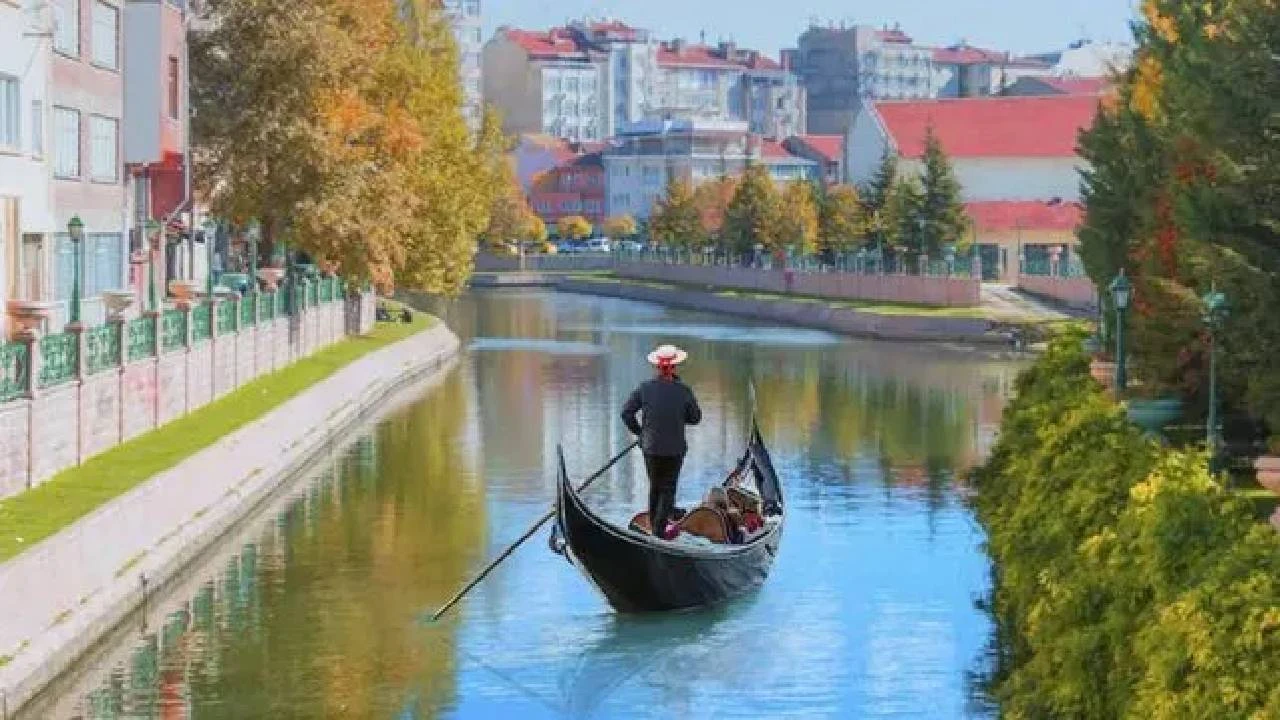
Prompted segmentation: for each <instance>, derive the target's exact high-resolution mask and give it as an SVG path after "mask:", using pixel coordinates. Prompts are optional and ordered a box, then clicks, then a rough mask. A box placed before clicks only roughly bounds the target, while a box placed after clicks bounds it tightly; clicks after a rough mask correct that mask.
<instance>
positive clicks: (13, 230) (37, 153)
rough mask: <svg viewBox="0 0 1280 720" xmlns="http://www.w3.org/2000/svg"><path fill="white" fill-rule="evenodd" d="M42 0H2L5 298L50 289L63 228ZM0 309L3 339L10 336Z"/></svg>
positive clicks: (1, 272)
mask: <svg viewBox="0 0 1280 720" xmlns="http://www.w3.org/2000/svg"><path fill="white" fill-rule="evenodd" d="M45 5H46V3H44V2H42V1H41V0H21V1H20V2H18V3H17V4H16V5H14V4H10V3H5V2H0V297H2V298H3V299H5V300H8V299H14V298H24V299H41V298H44V297H46V295H47V293H48V292H49V273H50V265H49V263H50V257H49V254H48V252H47V251H46V248H47V246H48V244H49V238H50V237H51V235H52V234H53V233H54V232H56V223H55V221H54V214H53V198H52V188H51V176H50V166H49V151H50V144H49V132H48V124H49V114H50V109H49V77H50V75H49V73H50V62H51V54H50V40H51V38H50V33H49V30H50V28H49V14H48V12H47V10H46V9H45ZM6 333H7V327H6V319H5V317H4V313H3V312H0V341H3V340H4V339H6Z"/></svg>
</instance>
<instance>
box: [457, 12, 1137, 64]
mask: <svg viewBox="0 0 1280 720" xmlns="http://www.w3.org/2000/svg"><path fill="white" fill-rule="evenodd" d="M1134 1H1135V0H892V2H885V3H883V4H880V3H876V4H874V5H873V4H872V3H865V2H864V3H854V2H851V1H850V0H802V2H786V0H781V1H780V0H482V2H483V5H482V10H483V12H484V15H485V25H486V28H487V30H486V35H485V36H486V37H490V36H491V35H492V34H493V31H494V30H495V29H496V28H497V27H499V26H501V25H511V26H514V27H523V28H530V29H535V28H536V29H545V28H548V27H551V26H554V25H563V24H564V23H565V21H567V20H569V19H576V18H582V17H584V16H590V17H613V18H617V19H619V20H623V21H626V22H628V23H630V24H632V25H636V26H638V27H644V28H648V29H650V30H653V31H655V32H656V33H657V34H658V37H659V38H663V39H666V38H670V37H683V38H685V39H686V40H691V41H696V40H697V39H698V38H699V37H700V33H702V32H704V31H705V32H706V38H707V42H709V43H715V42H717V41H719V40H721V39H725V40H734V41H735V42H737V43H738V45H739V46H742V47H750V48H754V49H757V50H762V51H764V52H766V53H769V54H770V55H774V56H776V55H777V53H778V51H779V50H780V49H781V48H784V47H793V46H794V45H795V42H796V38H797V37H799V35H800V33H801V32H803V31H804V30H805V28H807V27H808V26H809V25H810V23H811V21H817V22H819V24H822V25H826V24H827V23H828V21H833V22H835V23H837V24H839V22H840V21H841V20H844V21H845V22H848V23H850V24H852V23H861V24H871V25H884V24H886V23H887V24H890V25H892V24H893V23H895V22H896V23H899V24H901V25H902V29H903V30H905V31H906V32H907V33H908V34H910V35H911V36H913V37H914V38H915V39H916V41H917V42H919V43H921V44H926V45H950V44H952V43H955V42H958V41H960V40H966V41H968V42H969V43H970V44H972V45H978V46H982V47H989V48H992V49H997V50H1009V51H1012V52H1014V53H1019V54H1025V53H1033V52H1047V51H1050V50H1060V49H1062V48H1063V47H1065V46H1066V45H1067V44H1068V43H1070V42H1073V41H1075V40H1078V39H1080V38H1082V37H1088V38H1091V39H1093V40H1095V41H1098V42H1102V41H1106V40H1121V41H1127V40H1128V39H1129V28H1128V22H1129V19H1130V18H1131V17H1133V16H1134V14H1135V12H1136V11H1135V9H1134Z"/></svg>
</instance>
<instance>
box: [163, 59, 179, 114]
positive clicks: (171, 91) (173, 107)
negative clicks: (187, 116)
mask: <svg viewBox="0 0 1280 720" xmlns="http://www.w3.org/2000/svg"><path fill="white" fill-rule="evenodd" d="M178 70H179V68H178V58H176V57H173V56H172V55H170V56H169V73H168V80H167V82H168V85H167V86H166V88H167V90H168V97H169V117H170V118H172V119H174V120H177V119H178V106H179V105H181V104H182V97H181V92H180V90H181V88H180V87H179V85H178V83H179V77H178Z"/></svg>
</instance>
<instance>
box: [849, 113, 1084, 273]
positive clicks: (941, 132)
mask: <svg viewBox="0 0 1280 720" xmlns="http://www.w3.org/2000/svg"><path fill="white" fill-rule="evenodd" d="M1099 100H1100V98H1099V96H1098V95H1047V96H1039V97H991V98H971V99H954V100H920V101H899V102H894V101H880V102H874V103H870V104H868V105H867V106H866V107H865V108H863V109H862V110H861V111H860V112H859V113H858V115H857V117H856V119H855V120H854V124H853V128H852V130H851V131H850V133H849V138H848V141H847V142H846V143H845V147H846V154H847V158H848V161H847V167H848V171H849V176H850V180H851V181H852V182H854V183H858V184H865V183H867V182H868V181H870V180H871V178H872V177H873V176H874V175H875V172H876V170H877V168H878V167H879V166H880V162H881V159H882V157H883V156H884V153H885V152H886V151H888V152H891V153H894V154H896V155H897V157H898V168H899V172H900V173H903V174H906V175H915V176H919V175H920V174H921V173H922V172H923V169H924V166H923V162H922V156H923V155H924V146H925V137H926V135H927V133H928V132H929V130H930V128H932V130H933V133H934V135H935V136H936V137H937V138H938V141H939V143H940V144H941V146H942V149H943V151H944V152H945V153H946V154H947V155H948V157H949V158H950V160H951V163H952V166H953V167H954V169H955V174H956V178H957V180H959V182H960V186H961V197H962V199H963V200H964V202H965V203H966V204H967V205H968V209H969V216H970V219H971V220H972V221H973V231H974V233H975V235H976V238H975V240H976V243H975V244H977V245H978V247H979V248H980V250H981V252H982V253H983V268H984V272H986V273H987V276H988V278H989V279H992V278H997V277H1008V276H1009V275H1010V273H1011V272H1013V271H1015V269H1016V266H1017V265H1016V263H1017V258H1018V257H1019V255H1020V253H1021V252H1022V248H1023V247H1025V246H1027V245H1032V244H1067V245H1070V244H1074V236H1073V231H1074V227H1075V224H1076V223H1078V220H1079V215H1080V209H1079V206H1078V201H1079V199H1080V171H1081V170H1082V169H1084V167H1085V166H1084V160H1083V159H1081V158H1080V156H1079V155H1078V154H1077V152H1076V147H1077V141H1078V136H1079V134H1080V132H1081V131H1082V130H1084V129H1085V128H1088V127H1090V126H1091V125H1092V124H1093V120H1094V117H1095V116H1096V115H1097V112H1098V107H1099Z"/></svg>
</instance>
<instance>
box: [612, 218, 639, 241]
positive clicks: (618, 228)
mask: <svg viewBox="0 0 1280 720" xmlns="http://www.w3.org/2000/svg"><path fill="white" fill-rule="evenodd" d="M638 229H639V228H637V227H636V219H635V218H634V217H631V216H630V215H615V216H613V217H611V218H608V219H606V220H605V221H604V234H605V235H608V236H609V237H611V238H629V237H631V236H633V235H635V234H636V231H637V230H638Z"/></svg>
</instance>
